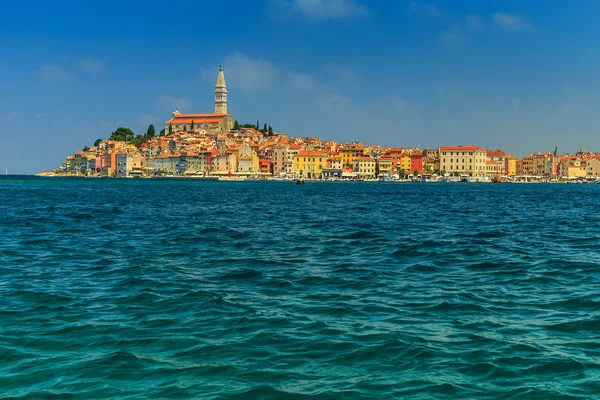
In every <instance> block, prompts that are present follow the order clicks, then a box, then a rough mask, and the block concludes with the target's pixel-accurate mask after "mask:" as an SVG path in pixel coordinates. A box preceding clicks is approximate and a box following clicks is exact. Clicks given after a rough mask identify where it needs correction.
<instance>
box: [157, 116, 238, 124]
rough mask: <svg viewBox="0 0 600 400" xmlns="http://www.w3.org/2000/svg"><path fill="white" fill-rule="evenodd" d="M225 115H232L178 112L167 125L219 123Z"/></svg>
mask: <svg viewBox="0 0 600 400" xmlns="http://www.w3.org/2000/svg"><path fill="white" fill-rule="evenodd" d="M225 117H230V115H229V114H177V115H175V116H174V117H173V118H171V119H170V120H169V121H167V122H165V124H166V125H177V124H191V123H192V121H193V122H194V124H204V123H211V124H212V123H219V122H221V121H222V120H223V118H225Z"/></svg>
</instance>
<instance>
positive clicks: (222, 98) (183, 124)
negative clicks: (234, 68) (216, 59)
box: [165, 66, 234, 134]
mask: <svg viewBox="0 0 600 400" xmlns="http://www.w3.org/2000/svg"><path fill="white" fill-rule="evenodd" d="M233 125H234V121H233V116H231V115H230V114H228V113H227V85H226V84H225V73H224V72H223V66H221V68H219V74H218V76H217V83H216V85H215V112H214V113H213V114H182V113H180V112H179V111H177V110H175V111H174V112H173V118H171V119H170V120H168V121H167V122H165V132H167V133H168V134H169V133H172V132H176V131H185V132H188V131H201V130H202V131H209V132H225V131H229V130H231V129H233Z"/></svg>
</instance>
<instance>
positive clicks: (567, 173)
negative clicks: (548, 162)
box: [558, 157, 586, 178]
mask: <svg viewBox="0 0 600 400" xmlns="http://www.w3.org/2000/svg"><path fill="white" fill-rule="evenodd" d="M558 173H559V175H560V176H561V178H582V177H585V176H586V170H585V166H584V165H582V164H581V160H580V159H579V158H577V157H569V158H567V159H566V160H563V161H562V162H561V163H560V165H559V166H558Z"/></svg>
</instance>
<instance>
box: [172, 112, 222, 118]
mask: <svg viewBox="0 0 600 400" xmlns="http://www.w3.org/2000/svg"><path fill="white" fill-rule="evenodd" d="M205 117H219V118H223V117H231V115H229V114H182V113H179V114H175V118H205Z"/></svg>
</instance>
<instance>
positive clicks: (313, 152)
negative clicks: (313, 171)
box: [296, 150, 327, 157]
mask: <svg viewBox="0 0 600 400" xmlns="http://www.w3.org/2000/svg"><path fill="white" fill-rule="evenodd" d="M326 155H327V154H325V153H323V152H321V151H318V150H302V151H300V152H299V153H298V154H297V155H296V157H307V156H317V157H323V156H326Z"/></svg>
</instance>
